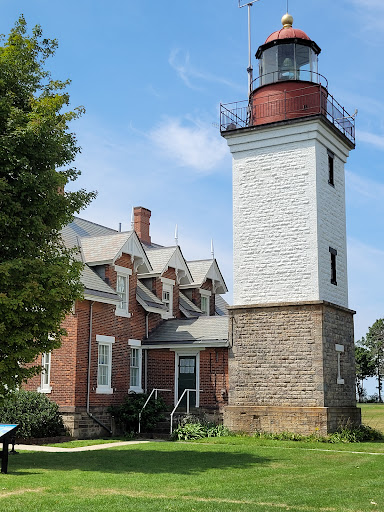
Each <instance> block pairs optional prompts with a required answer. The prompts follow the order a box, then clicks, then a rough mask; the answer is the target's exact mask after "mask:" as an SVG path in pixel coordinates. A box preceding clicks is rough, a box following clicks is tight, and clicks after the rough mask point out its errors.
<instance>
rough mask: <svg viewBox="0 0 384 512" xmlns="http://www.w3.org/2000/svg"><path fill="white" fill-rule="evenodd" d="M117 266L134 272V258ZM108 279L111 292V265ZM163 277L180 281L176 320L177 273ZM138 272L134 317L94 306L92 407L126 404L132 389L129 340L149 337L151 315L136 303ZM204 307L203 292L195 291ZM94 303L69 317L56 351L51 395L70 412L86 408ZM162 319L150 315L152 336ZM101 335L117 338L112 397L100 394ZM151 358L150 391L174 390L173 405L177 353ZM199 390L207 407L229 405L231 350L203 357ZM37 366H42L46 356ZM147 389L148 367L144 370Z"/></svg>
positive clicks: (132, 280) (149, 353)
mask: <svg viewBox="0 0 384 512" xmlns="http://www.w3.org/2000/svg"><path fill="white" fill-rule="evenodd" d="M116 264H117V265H119V266H121V267H125V268H129V269H131V270H132V271H133V265H132V262H131V257H130V256H129V255H127V254H123V255H122V256H121V257H120V258H119V259H118V260H117V261H116ZM105 277H106V278H107V279H108V281H109V284H110V286H111V287H112V288H116V272H115V270H114V268H113V267H112V266H109V265H106V268H105ZM163 277H166V278H168V279H172V280H174V281H175V282H176V284H175V286H174V287H173V310H174V316H176V317H177V318H180V317H181V314H180V311H179V286H178V284H177V280H176V273H175V269H173V268H169V269H168V270H167V271H166V272H165V273H164V274H163ZM136 286H137V274H136V273H134V272H133V273H132V275H131V276H130V277H129V313H130V315H131V317H130V318H126V317H120V316H116V315H115V306H113V305H110V304H104V303H99V302H94V303H93V306H92V308H93V309H92V344H91V374H90V405H91V407H107V406H109V405H111V404H116V403H121V402H122V400H123V398H124V396H125V395H126V394H127V392H128V390H129V368H130V347H129V345H128V340H129V339H137V340H143V339H145V320H146V315H147V313H146V312H145V310H144V309H143V308H142V307H141V306H140V305H139V304H138V302H137V301H136ZM154 288H155V291H156V294H157V296H158V297H159V298H161V297H162V282H161V280H160V278H155V279H154ZM203 288H204V289H207V290H211V288H212V283H211V281H210V280H208V281H207V282H206V283H204V285H203ZM193 292H194V294H195V295H196V298H197V299H198V300H196V301H195V303H196V304H197V305H198V306H200V297H201V296H200V293H199V292H198V290H194V291H193ZM90 306H91V302H90V301H79V302H77V303H76V307H75V313H74V314H71V315H69V316H68V317H67V318H66V320H65V322H64V325H63V326H64V327H65V328H66V329H67V333H68V335H67V336H66V337H65V338H64V339H63V343H62V346H61V347H60V348H59V349H56V350H54V351H52V356H51V379H50V384H51V386H52V392H51V393H50V394H49V395H48V396H49V398H50V399H52V400H54V401H56V402H57V403H58V404H59V405H60V406H62V407H65V408H73V407H85V406H86V398H87V372H88V346H89V326H90ZM211 313H212V314H213V313H214V297H213V296H212V297H211ZM162 321H163V320H162V319H161V316H160V315H157V314H155V313H150V314H149V316H148V325H149V332H151V331H152V330H153V329H155V328H156V327H157V326H158V325H159V324H160V323H161V322H162ZM97 335H105V336H113V337H114V338H115V343H114V344H113V345H112V381H111V387H112V388H113V394H97V393H96V388H97V369H98V343H97V341H96V336H97ZM144 357H147V388H148V391H151V390H152V389H153V388H165V389H171V390H172V392H170V393H164V397H165V399H166V401H167V403H169V405H172V404H173V403H174V375H175V353H174V352H171V351H169V350H146V351H143V358H144ZM200 358H201V359H200V379H201V380H200V387H201V389H203V391H204V392H203V393H202V394H201V405H202V406H217V405H222V404H223V403H224V401H225V396H224V397H223V394H222V390H227V387H228V383H227V380H228V376H227V375H228V372H227V366H228V360H227V351H226V349H217V350H215V349H208V350H205V351H202V352H201V355H200ZM38 362H39V363H40V362H41V357H40V358H39V360H38ZM142 377H143V381H142V386H143V388H144V385H145V383H144V378H145V377H144V365H143V372H142ZM40 381H41V379H40V376H36V377H34V378H33V379H31V380H30V381H29V382H28V384H27V385H26V386H25V387H26V389H31V390H36V389H37V388H38V387H39V386H40Z"/></svg>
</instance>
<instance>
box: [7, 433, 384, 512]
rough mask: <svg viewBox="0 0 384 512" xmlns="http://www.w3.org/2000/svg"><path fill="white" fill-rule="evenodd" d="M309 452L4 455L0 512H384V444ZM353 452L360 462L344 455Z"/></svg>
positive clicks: (264, 446) (268, 445)
mask: <svg viewBox="0 0 384 512" xmlns="http://www.w3.org/2000/svg"><path fill="white" fill-rule="evenodd" d="M313 448H314V449H315V450H316V451H313V449H312V445H310V444H308V443H300V442H296V443H294V442H279V441H268V440H260V439H253V438H241V437H239V438H215V439H210V440H204V442H202V443H170V442H164V443H149V444H142V445H129V446H124V447H113V448H109V449H104V450H102V449H101V450H98V451H94V452H82V453H81V456H80V455H79V454H78V453H42V452H23V453H20V454H19V455H14V456H11V457H10V460H9V473H8V475H0V511H1V512H3V511H4V512H21V511H23V512H24V511H39V512H48V511H49V512H51V511H52V510H53V511H55V512H78V511H79V510H81V511H82V512H88V511H89V512H91V511H92V512H99V511H100V512H102V511H103V512H104V511H106V510H108V511H110V510H112V511H114V510H119V509H121V510H124V511H135V512H144V511H145V512H152V511H156V512H159V511H161V512H162V511H178V512H179V511H182V512H192V511H199V512H200V511H202V512H208V511H209V512H217V511H218V510H220V512H234V511H241V512H243V511H244V510H246V511H247V512H272V511H273V512H282V511H290V512H312V511H314V512H363V511H364V512H365V511H370V510H384V489H383V486H382V467H383V464H384V443H367V444H365V443H364V444H360V445H348V446H345V445H336V446H333V445H331V446H328V445H327V446H326V449H322V447H321V448H319V445H318V444H316V443H314V446H313ZM357 448H359V450H358V451H359V452H360V453H357V454H356V453H351V451H352V450H354V451H355V449H357ZM369 452H376V453H378V454H377V455H370V454H369ZM379 453H380V454H379ZM375 503H376V505H375Z"/></svg>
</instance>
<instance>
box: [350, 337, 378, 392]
mask: <svg viewBox="0 0 384 512" xmlns="http://www.w3.org/2000/svg"><path fill="white" fill-rule="evenodd" d="M357 343H358V344H357V346H356V347H355V360H356V389H357V394H358V396H359V402H362V401H363V395H364V380H365V379H367V378H368V377H374V376H375V362H374V360H373V357H372V354H371V352H370V351H369V350H368V349H367V348H365V347H364V346H361V345H363V344H364V343H365V338H362V339H361V340H360V341H358V342H357Z"/></svg>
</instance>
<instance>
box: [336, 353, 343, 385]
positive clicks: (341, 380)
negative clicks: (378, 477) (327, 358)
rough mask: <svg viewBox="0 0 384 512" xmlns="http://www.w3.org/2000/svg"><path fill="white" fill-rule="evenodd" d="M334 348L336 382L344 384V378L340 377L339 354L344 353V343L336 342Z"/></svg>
mask: <svg viewBox="0 0 384 512" xmlns="http://www.w3.org/2000/svg"><path fill="white" fill-rule="evenodd" d="M335 350H336V352H337V384H344V379H343V378H342V377H341V354H343V353H344V345H339V344H337V343H336V345H335Z"/></svg>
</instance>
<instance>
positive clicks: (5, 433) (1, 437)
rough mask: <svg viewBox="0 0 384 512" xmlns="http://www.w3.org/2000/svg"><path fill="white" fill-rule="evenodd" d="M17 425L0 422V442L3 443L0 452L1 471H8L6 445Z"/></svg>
mask: <svg viewBox="0 0 384 512" xmlns="http://www.w3.org/2000/svg"><path fill="white" fill-rule="evenodd" d="M17 427H18V425H9V424H4V423H0V442H1V443H3V449H2V450H1V452H0V457H1V472H2V473H7V472H8V446H9V443H10V439H11V438H12V437H14V435H15V432H16V430H17Z"/></svg>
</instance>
